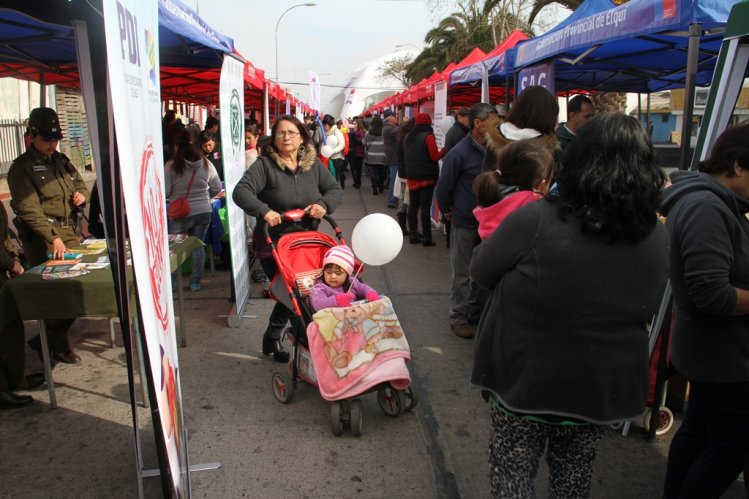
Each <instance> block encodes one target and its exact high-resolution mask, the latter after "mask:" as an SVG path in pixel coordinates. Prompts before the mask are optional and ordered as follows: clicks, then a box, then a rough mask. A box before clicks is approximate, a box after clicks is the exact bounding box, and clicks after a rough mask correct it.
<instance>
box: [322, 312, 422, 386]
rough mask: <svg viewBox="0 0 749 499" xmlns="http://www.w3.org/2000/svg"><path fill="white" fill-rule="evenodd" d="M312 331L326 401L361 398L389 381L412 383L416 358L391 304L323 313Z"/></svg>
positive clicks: (407, 384)
mask: <svg viewBox="0 0 749 499" xmlns="http://www.w3.org/2000/svg"><path fill="white" fill-rule="evenodd" d="M312 318H313V322H311V323H310V324H309V326H308V327H307V338H308V339H309V347H310V354H311V356H312V365H313V366H314V370H315V375H316V377H317V381H318V387H319V389H320V394H321V395H322V396H323V398H324V399H325V400H331V401H332V400H341V399H345V398H349V397H353V396H356V395H359V394H361V393H363V392H365V391H367V390H368V389H370V388H372V387H373V386H376V385H378V384H380V383H383V382H386V381H389V382H390V383H391V384H392V385H393V387H394V388H396V389H399V390H402V389H404V388H406V387H408V386H409V385H410V384H411V377H410V375H409V373H408V369H407V368H406V361H407V360H410V358H411V354H410V349H409V347H408V341H406V335H405V334H403V329H401V325H400V322H398V317H397V316H396V315H395V311H394V310H393V305H392V304H391V303H390V299H388V298H387V297H383V298H381V299H379V300H377V301H374V302H365V303H356V304H353V305H351V306H350V307H345V308H338V307H333V308H325V309H323V310H320V311H319V312H317V313H316V314H315V315H314V316H313V317H312Z"/></svg>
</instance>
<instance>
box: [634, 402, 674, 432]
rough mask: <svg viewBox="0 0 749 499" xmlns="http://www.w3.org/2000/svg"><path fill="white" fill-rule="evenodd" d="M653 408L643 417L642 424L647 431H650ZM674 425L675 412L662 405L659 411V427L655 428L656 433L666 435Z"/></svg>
mask: <svg viewBox="0 0 749 499" xmlns="http://www.w3.org/2000/svg"><path fill="white" fill-rule="evenodd" d="M651 413H652V409H648V412H646V413H645V415H644V416H643V417H642V426H643V428H645V431H650V415H651ZM673 425H674V413H673V412H671V409H669V408H668V407H661V408H660V410H659V411H658V428H657V429H656V430H655V434H656V435H665V434H666V433H668V431H669V430H670V429H671V427H672V426H673Z"/></svg>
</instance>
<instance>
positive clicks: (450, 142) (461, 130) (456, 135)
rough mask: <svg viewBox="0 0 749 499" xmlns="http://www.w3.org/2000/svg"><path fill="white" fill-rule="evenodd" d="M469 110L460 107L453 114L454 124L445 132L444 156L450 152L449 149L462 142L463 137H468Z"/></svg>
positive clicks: (469, 125)
mask: <svg viewBox="0 0 749 499" xmlns="http://www.w3.org/2000/svg"><path fill="white" fill-rule="evenodd" d="M470 127H471V110H470V109H468V108H467V107H461V108H460V109H458V112H457V113H456V114H455V123H453V126H451V127H450V129H449V130H448V131H447V134H446V135H445V154H447V153H449V152H450V149H452V148H453V147H455V146H456V145H458V142H460V141H461V140H463V137H465V136H466V135H468V132H470V131H471V128H470Z"/></svg>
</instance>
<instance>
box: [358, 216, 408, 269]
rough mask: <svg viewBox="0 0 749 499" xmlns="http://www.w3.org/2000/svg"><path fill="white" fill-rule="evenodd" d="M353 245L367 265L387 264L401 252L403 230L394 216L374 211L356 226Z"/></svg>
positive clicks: (360, 258)
mask: <svg viewBox="0 0 749 499" xmlns="http://www.w3.org/2000/svg"><path fill="white" fill-rule="evenodd" d="M351 247H352V248H353V250H354V254H355V255H356V256H357V258H359V260H361V261H362V262H364V263H366V264H367V265H385V264H386V263H389V262H391V261H392V260H393V259H394V258H395V257H396V256H398V253H400V251H401V248H402V247H403V232H402V231H401V228H400V225H398V222H396V221H395V220H394V219H393V217H391V216H388V215H385V214H384V213H372V214H371V215H367V216H366V217H364V218H362V219H361V220H359V223H357V224H356V227H354V232H353V233H352V234H351Z"/></svg>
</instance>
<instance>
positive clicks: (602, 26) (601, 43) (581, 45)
mask: <svg viewBox="0 0 749 499" xmlns="http://www.w3.org/2000/svg"><path fill="white" fill-rule="evenodd" d="M737 1H738V0H630V1H629V2H627V3H624V4H622V5H617V4H616V3H615V2H613V1H612V0H587V1H586V2H584V3H583V4H582V5H581V6H580V7H579V8H578V9H577V10H575V12H573V13H572V14H571V15H570V16H569V17H568V18H567V19H565V20H564V21H562V22H561V23H560V24H559V25H557V26H555V27H554V28H552V29H551V30H549V31H548V32H547V33H545V34H544V35H542V36H539V37H537V38H533V39H531V40H528V41H525V42H521V43H520V44H518V49H517V59H516V61H515V66H516V69H517V68H525V67H528V66H532V65H534V64H538V63H540V62H542V61H544V60H548V59H552V58H553V59H554V71H555V82H556V87H555V90H557V91H564V90H579V89H589V90H600V91H617V92H643V93H648V92H657V91H660V90H665V89H670V88H680V87H684V85H685V83H686V68H687V52H688V48H689V39H690V29H692V30H694V29H695V28H692V27H697V28H696V29H697V32H695V33H693V34H692V35H691V36H692V37H694V36H696V37H697V38H698V39H699V52H698V54H697V60H696V64H697V79H696V84H698V85H707V84H708V83H709V82H710V79H711V78H712V71H713V68H714V65H715V58H716V56H717V53H718V49H719V47H720V42H721V40H722V38H723V31H724V30H725V24H726V21H727V20H728V14H729V12H730V10H731V6H732V5H733V4H734V3H736V2H737ZM669 5H670V6H669Z"/></svg>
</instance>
